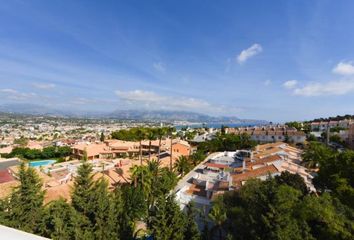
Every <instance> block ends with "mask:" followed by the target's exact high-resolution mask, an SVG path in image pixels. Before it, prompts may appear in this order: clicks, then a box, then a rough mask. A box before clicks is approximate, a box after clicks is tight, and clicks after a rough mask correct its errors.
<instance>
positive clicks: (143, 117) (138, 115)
mask: <svg viewBox="0 0 354 240" xmlns="http://www.w3.org/2000/svg"><path fill="white" fill-rule="evenodd" d="M0 112H3V113H13V114H27V115H41V116H52V117H73V118H86V117H87V118H98V119H101V118H102V119H104V118H112V119H118V120H135V121H163V122H173V121H188V122H196V123H225V124H227V123H250V124H251V123H254V124H265V123H268V122H267V121H264V120H252V119H239V118H238V117H215V116H209V115H207V114H201V113H196V112H188V111H167V110H166V111H158V110H154V111H147V110H116V111H113V112H111V113H102V112H84V111H72V110H57V109H54V108H50V107H46V106H40V105H35V104H6V105H0Z"/></svg>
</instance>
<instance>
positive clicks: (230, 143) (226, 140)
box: [198, 134, 257, 153]
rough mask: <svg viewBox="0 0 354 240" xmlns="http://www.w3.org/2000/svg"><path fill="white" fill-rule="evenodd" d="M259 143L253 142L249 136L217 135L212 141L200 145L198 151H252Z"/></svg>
mask: <svg viewBox="0 0 354 240" xmlns="http://www.w3.org/2000/svg"><path fill="white" fill-rule="evenodd" d="M256 145H257V143H256V142H255V141H253V140H251V138H250V136H249V135H247V134H241V135H235V134H217V135H216V137H215V138H214V139H212V140H209V141H206V142H202V143H200V144H199V145H198V150H199V151H201V152H204V153H207V152H222V151H235V150H237V149H251V148H253V147H255V146H256Z"/></svg>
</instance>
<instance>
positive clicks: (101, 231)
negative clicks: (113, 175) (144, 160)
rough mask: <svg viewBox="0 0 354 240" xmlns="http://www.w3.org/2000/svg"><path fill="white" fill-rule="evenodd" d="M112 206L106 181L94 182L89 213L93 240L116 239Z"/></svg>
mask: <svg viewBox="0 0 354 240" xmlns="http://www.w3.org/2000/svg"><path fill="white" fill-rule="evenodd" d="M112 205H113V201H112V199H111V195H110V193H109V192H108V183H107V181H106V180H105V179H103V178H102V179H100V180H98V181H96V182H95V183H94V185H93V187H92V194H91V201H90V212H89V216H90V220H91V225H92V226H93V233H94V238H95V239H102V240H103V239H116V238H117V233H116V232H115V231H114V226H115V225H116V222H115V218H114V215H113V214H114V212H113V211H112V209H113V207H112Z"/></svg>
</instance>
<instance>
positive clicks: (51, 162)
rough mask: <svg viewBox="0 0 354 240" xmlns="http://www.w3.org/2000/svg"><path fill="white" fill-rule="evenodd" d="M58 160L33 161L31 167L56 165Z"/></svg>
mask: <svg viewBox="0 0 354 240" xmlns="http://www.w3.org/2000/svg"><path fill="white" fill-rule="evenodd" d="M55 162H56V160H43V161H32V162H30V163H29V165H30V166H31V167H40V166H46V165H50V164H53V163H55Z"/></svg>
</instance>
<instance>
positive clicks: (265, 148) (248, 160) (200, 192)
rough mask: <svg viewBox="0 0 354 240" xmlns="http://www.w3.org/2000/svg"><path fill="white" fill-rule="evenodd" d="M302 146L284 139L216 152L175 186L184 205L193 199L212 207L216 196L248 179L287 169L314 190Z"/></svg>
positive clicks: (202, 204)
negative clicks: (292, 144) (250, 149)
mask: <svg viewBox="0 0 354 240" xmlns="http://www.w3.org/2000/svg"><path fill="white" fill-rule="evenodd" d="M301 162H302V159H301V150H299V149H297V148H294V147H292V146H290V145H288V144H286V143H283V142H276V143H269V144H263V145H258V146H257V147H256V149H255V151H245V150H237V151H235V152H223V153H215V154H213V155H211V156H209V157H208V158H207V159H206V160H205V161H203V162H202V163H201V164H199V165H198V166H197V167H196V168H195V169H193V170H192V171H191V172H190V173H189V174H187V175H186V176H185V177H184V178H183V179H182V180H181V181H180V182H179V184H178V185H177V187H176V188H175V193H176V199H177V201H178V203H179V204H180V207H181V208H182V209H183V208H184V207H185V206H186V205H187V204H188V203H189V202H190V201H193V202H194V203H195V204H196V206H197V207H199V208H203V209H209V207H210V203H211V201H212V200H213V199H215V197H216V196H218V195H220V194H223V193H224V192H226V191H233V190H237V189H239V188H240V187H241V186H242V185H244V184H245V183H246V182H247V181H248V180H249V179H253V178H258V179H261V180H265V179H267V178H268V177H270V176H277V175H280V174H281V173H282V172H284V171H288V172H290V173H293V174H299V175H300V176H301V177H302V178H303V179H304V182H305V183H306V185H307V187H308V188H309V189H310V190H311V191H314V190H315V188H314V186H313V184H312V179H313V176H312V175H311V174H310V173H308V171H307V169H306V168H305V167H303V166H301V165H300V163H301Z"/></svg>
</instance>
